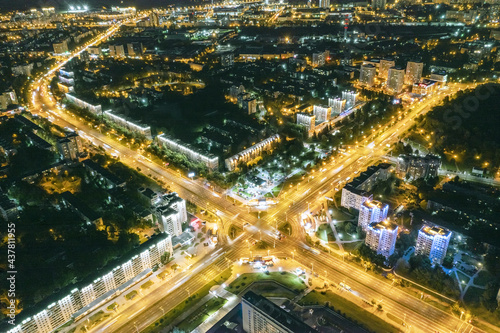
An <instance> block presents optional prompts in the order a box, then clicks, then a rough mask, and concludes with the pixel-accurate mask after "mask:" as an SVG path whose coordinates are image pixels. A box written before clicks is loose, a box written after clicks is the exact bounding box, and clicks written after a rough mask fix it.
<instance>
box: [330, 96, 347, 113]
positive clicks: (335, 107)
mask: <svg viewBox="0 0 500 333" xmlns="http://www.w3.org/2000/svg"><path fill="white" fill-rule="evenodd" d="M346 102H347V101H346V100H345V99H341V98H329V99H328V106H329V107H331V108H332V115H339V114H341V113H342V112H344V110H345V105H346Z"/></svg>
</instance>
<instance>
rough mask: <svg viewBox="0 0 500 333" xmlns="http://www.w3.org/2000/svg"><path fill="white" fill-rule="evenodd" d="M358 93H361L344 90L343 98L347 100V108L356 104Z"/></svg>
mask: <svg viewBox="0 0 500 333" xmlns="http://www.w3.org/2000/svg"><path fill="white" fill-rule="evenodd" d="M358 95H359V94H358V93H357V92H355V91H349V90H346V91H343V92H342V99H344V100H345V108H346V110H349V109H350V108H352V107H354V106H355V105H356V102H357V101H358Z"/></svg>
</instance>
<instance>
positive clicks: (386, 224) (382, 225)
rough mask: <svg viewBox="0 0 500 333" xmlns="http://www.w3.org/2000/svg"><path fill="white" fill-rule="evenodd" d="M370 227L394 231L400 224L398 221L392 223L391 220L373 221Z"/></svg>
mask: <svg viewBox="0 0 500 333" xmlns="http://www.w3.org/2000/svg"><path fill="white" fill-rule="evenodd" d="M369 227H370V228H372V229H374V230H388V231H394V230H397V229H398V225H397V224H396V223H392V222H391V221H390V220H383V221H381V222H372V223H370V226H369Z"/></svg>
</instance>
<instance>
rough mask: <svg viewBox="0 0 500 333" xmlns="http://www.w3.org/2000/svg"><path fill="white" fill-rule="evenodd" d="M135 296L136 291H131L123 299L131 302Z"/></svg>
mask: <svg viewBox="0 0 500 333" xmlns="http://www.w3.org/2000/svg"><path fill="white" fill-rule="evenodd" d="M136 295H137V290H132V291H131V292H129V293H128V294H127V295H125V298H126V299H127V300H129V301H130V300H131V299H133V298H134V297H135V296H136Z"/></svg>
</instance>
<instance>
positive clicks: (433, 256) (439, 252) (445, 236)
mask: <svg viewBox="0 0 500 333" xmlns="http://www.w3.org/2000/svg"><path fill="white" fill-rule="evenodd" d="M451 234H452V232H451V231H450V230H448V229H445V228H442V227H439V226H431V225H429V224H424V225H423V226H422V228H421V229H420V230H419V231H418V238H417V245H416V247H415V254H417V255H424V256H426V257H429V260H430V261H431V263H432V264H433V265H435V264H439V265H441V264H442V263H443V260H444V258H445V257H446V251H447V250H448V245H449V244H450V239H451Z"/></svg>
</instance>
